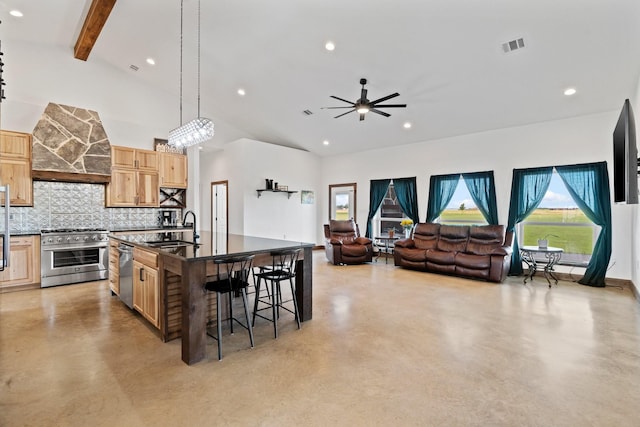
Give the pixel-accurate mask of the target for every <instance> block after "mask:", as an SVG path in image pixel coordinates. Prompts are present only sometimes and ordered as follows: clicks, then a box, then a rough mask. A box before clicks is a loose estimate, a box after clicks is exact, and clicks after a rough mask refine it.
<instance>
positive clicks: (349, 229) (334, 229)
mask: <svg viewBox="0 0 640 427" xmlns="http://www.w3.org/2000/svg"><path fill="white" fill-rule="evenodd" d="M329 230H331V231H330V233H331V237H332V238H334V239H338V240H339V241H340V242H342V244H343V245H350V244H352V243H353V242H354V241H355V239H356V237H358V236H357V233H356V223H355V221H354V220H353V219H349V220H336V219H332V220H330V221H329Z"/></svg>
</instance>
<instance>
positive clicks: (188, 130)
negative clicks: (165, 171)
mask: <svg viewBox="0 0 640 427" xmlns="http://www.w3.org/2000/svg"><path fill="white" fill-rule="evenodd" d="M214 133H215V132H214V128H213V122H212V121H211V120H209V119H206V118H204V117H198V118H195V119H193V120H191V121H189V122H187V123H185V124H183V125H182V126H180V127H178V128H175V129H174V130H172V131H170V132H169V145H171V146H173V147H190V146H192V145H196V144H200V143H201V142H204V141H207V140H209V139H211V138H213V135H214Z"/></svg>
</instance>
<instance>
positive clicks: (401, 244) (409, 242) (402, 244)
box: [395, 238, 416, 248]
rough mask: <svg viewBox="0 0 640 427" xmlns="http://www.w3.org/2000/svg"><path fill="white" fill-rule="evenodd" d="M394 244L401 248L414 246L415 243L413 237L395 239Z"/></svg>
mask: <svg viewBox="0 0 640 427" xmlns="http://www.w3.org/2000/svg"><path fill="white" fill-rule="evenodd" d="M395 246H399V247H401V248H413V247H415V246H416V244H415V242H414V241H413V239H411V238H409V239H400V240H396V242H395Z"/></svg>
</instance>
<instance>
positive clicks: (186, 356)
mask: <svg viewBox="0 0 640 427" xmlns="http://www.w3.org/2000/svg"><path fill="white" fill-rule="evenodd" d="M202 234H203V235H202V240H201V242H202V243H200V244H193V243H190V242H181V241H175V240H174V241H169V242H164V245H163V242H159V241H154V240H152V238H150V239H149V240H146V239H144V240H141V239H140V236H139V235H138V234H135V233H134V234H112V235H111V237H112V238H114V239H116V240H120V241H123V242H126V243H129V244H131V245H133V246H138V247H140V248H144V249H145V250H148V251H152V252H157V253H158V254H159V255H160V256H159V257H158V258H159V260H158V281H159V288H160V332H161V334H162V338H163V340H165V341H168V340H170V339H173V338H176V337H177V336H180V337H181V339H182V360H183V362H185V363H187V364H189V365H190V364H193V363H196V362H198V361H200V360H202V359H203V358H204V357H205V350H206V328H205V326H206V319H207V312H208V306H207V299H206V297H205V295H204V294H203V292H202V288H203V285H204V283H205V282H206V281H207V277H210V276H213V275H214V274H215V265H214V264H213V262H212V261H213V260H214V259H219V258H224V257H226V256H229V255H241V254H251V255H255V258H254V265H255V266H260V265H271V256H270V253H271V251H273V250H279V249H294V248H301V249H303V256H302V257H301V259H300V260H299V261H298V265H297V269H296V300H297V302H298V310H299V314H300V320H301V321H307V320H310V319H311V317H312V290H313V285H312V255H311V251H312V248H313V246H314V244H313V243H305V242H294V241H288V240H277V239H266V238H261V237H253V236H244V235H237V234H228V235H227V234H225V235H219V234H216V233H214V234H213V235H212V234H211V233H208V232H203V233H202ZM176 294H178V297H179V299H180V306H179V307H176V305H177V301H176V300H175V298H177V297H176ZM172 298H173V299H172ZM176 311H178V312H179V313H181V314H180V316H181V321H180V323H179V325H178V329H177V330H176V329H175V327H172V325H173V323H172V318H173V317H175V315H176ZM172 316H173V317H172Z"/></svg>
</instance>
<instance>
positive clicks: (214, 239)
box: [211, 181, 229, 253]
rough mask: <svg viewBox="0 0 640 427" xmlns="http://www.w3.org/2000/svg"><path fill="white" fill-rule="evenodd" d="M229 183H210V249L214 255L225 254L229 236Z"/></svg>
mask: <svg viewBox="0 0 640 427" xmlns="http://www.w3.org/2000/svg"><path fill="white" fill-rule="evenodd" d="M228 185H229V181H215V182H212V183H211V247H212V248H213V251H214V253H226V249H227V234H229V222H228V217H229V192H228Z"/></svg>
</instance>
